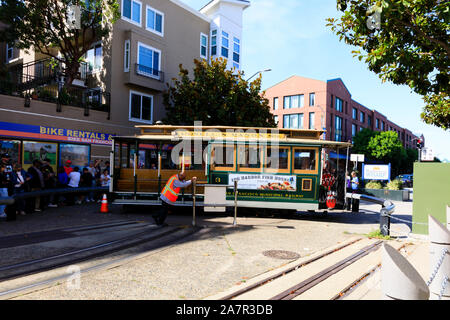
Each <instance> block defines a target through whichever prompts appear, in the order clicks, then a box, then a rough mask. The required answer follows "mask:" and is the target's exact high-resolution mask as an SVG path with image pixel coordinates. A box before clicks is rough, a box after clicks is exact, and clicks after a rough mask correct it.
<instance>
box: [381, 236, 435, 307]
mask: <svg viewBox="0 0 450 320" xmlns="http://www.w3.org/2000/svg"><path fill="white" fill-rule="evenodd" d="M381 287H382V292H383V299H385V300H428V298H429V296H430V290H429V289H428V286H427V284H426V283H425V281H424V280H423V279H422V277H421V276H420V274H419V273H418V272H417V270H416V269H415V268H414V267H413V266H412V265H411V264H410V263H409V262H408V260H407V259H406V258H405V257H403V256H402V255H401V253H399V252H398V251H397V250H395V249H394V248H393V247H391V246H390V245H388V244H386V243H384V244H383V254H382V263H381Z"/></svg>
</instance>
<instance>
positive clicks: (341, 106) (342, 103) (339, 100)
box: [336, 97, 344, 112]
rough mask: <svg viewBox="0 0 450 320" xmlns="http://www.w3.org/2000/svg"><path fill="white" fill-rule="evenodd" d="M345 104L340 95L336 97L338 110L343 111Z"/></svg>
mask: <svg viewBox="0 0 450 320" xmlns="http://www.w3.org/2000/svg"><path fill="white" fill-rule="evenodd" d="M343 105H344V102H343V101H342V99H339V98H338V97H336V110H337V111H339V112H342V110H343Z"/></svg>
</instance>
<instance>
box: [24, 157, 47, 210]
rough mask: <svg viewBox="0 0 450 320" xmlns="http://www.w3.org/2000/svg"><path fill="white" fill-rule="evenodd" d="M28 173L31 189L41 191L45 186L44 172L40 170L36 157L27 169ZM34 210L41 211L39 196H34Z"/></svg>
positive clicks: (39, 163)
mask: <svg viewBox="0 0 450 320" xmlns="http://www.w3.org/2000/svg"><path fill="white" fill-rule="evenodd" d="M28 173H29V174H30V175H31V179H30V181H29V182H30V187H31V191H32V192H33V191H41V190H42V189H44V188H45V182H44V174H43V173H42V171H41V162H40V161H39V160H37V159H35V160H33V165H32V166H31V167H30V168H29V169H28ZM34 211H35V212H41V211H42V208H41V196H36V197H35V198H34Z"/></svg>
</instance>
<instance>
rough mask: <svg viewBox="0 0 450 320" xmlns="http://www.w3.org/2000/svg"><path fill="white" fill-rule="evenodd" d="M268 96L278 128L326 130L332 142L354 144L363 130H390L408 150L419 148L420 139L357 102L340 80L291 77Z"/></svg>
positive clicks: (267, 90) (276, 86)
mask: <svg viewBox="0 0 450 320" xmlns="http://www.w3.org/2000/svg"><path fill="white" fill-rule="evenodd" d="M265 97H266V98H267V99H269V105H270V107H271V110H272V113H273V114H274V117H275V121H276V122H277V123H278V127H279V128H302V129H319V130H325V131H326V132H325V134H324V136H323V138H324V139H327V140H333V141H351V140H352V138H353V137H354V136H355V135H356V133H357V132H359V131H361V130H362V129H363V128H368V129H371V130H374V131H389V130H391V131H395V132H397V134H398V136H399V139H400V140H401V141H402V144H403V146H404V147H405V148H415V146H416V144H415V139H417V138H418V136H416V135H414V134H413V133H412V132H411V131H410V130H408V129H407V128H403V127H401V126H399V125H397V124H395V123H394V122H392V121H391V120H389V119H388V118H387V117H386V116H385V115H383V114H381V113H380V112H378V111H377V110H375V109H371V108H368V107H366V106H364V105H363V104H361V103H359V102H357V101H355V100H354V99H353V98H352V94H351V93H350V91H349V90H348V88H347V87H346V86H345V83H344V82H343V81H342V79H340V78H337V79H331V80H327V81H320V80H315V79H309V78H305V77H300V76H292V77H290V78H288V79H286V80H283V81H281V82H279V83H277V84H276V85H274V86H272V87H270V88H268V89H266V92H265ZM422 138H423V137H422Z"/></svg>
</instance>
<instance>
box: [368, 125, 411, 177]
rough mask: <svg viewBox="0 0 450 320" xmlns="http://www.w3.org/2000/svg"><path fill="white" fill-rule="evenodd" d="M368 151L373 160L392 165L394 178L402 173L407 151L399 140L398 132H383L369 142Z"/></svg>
mask: <svg viewBox="0 0 450 320" xmlns="http://www.w3.org/2000/svg"><path fill="white" fill-rule="evenodd" d="M367 149H368V150H369V152H370V155H371V156H372V158H373V159H377V160H382V161H383V162H384V163H390V164H391V170H392V176H394V177H395V176H396V175H398V174H399V173H400V171H401V166H402V164H403V163H404V161H405V158H406V150H405V148H403V146H402V143H401V141H400V140H399V139H398V135H397V132H394V131H382V132H379V133H377V134H376V135H375V136H374V137H372V138H371V139H370V141H369V144H368V146H367Z"/></svg>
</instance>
